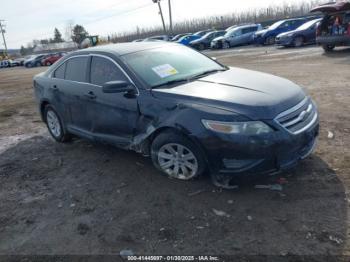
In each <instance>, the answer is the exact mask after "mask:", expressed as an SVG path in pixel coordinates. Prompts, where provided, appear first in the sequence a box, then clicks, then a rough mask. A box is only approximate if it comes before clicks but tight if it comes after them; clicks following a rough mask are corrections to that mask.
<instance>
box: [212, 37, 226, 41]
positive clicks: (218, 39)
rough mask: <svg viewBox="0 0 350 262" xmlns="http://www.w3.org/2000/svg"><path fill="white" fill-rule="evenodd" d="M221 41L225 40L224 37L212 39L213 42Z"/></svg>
mask: <svg viewBox="0 0 350 262" xmlns="http://www.w3.org/2000/svg"><path fill="white" fill-rule="evenodd" d="M222 39H225V37H224V36H219V37H216V38H214V39H213V42H216V41H220V40H222Z"/></svg>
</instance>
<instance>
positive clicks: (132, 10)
mask: <svg viewBox="0 0 350 262" xmlns="http://www.w3.org/2000/svg"><path fill="white" fill-rule="evenodd" d="M120 3H121V2H119V3H118V4H114V5H111V6H109V8H110V7H115V6H118V5H119V4H120ZM151 5H152V3H150V4H146V5H142V6H139V7H136V8H133V9H130V10H126V11H122V12H118V13H116V14H112V15H108V16H104V17H100V18H97V19H94V20H91V21H89V22H86V23H82V24H83V25H89V24H91V23H95V22H98V21H102V20H105V19H108V18H111V17H115V16H118V15H125V14H129V13H132V12H135V11H137V10H139V9H143V8H145V7H148V6H151ZM99 11H101V10H99ZM90 14H92V13H90ZM48 34H49V33H47V34H45V35H44V34H43V35H41V36H36V37H28V38H21V39H16V40H13V41H16V42H22V41H24V40H28V39H29V38H32V39H40V38H44V37H47V35H48Z"/></svg>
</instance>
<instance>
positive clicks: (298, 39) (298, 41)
mask: <svg viewBox="0 0 350 262" xmlns="http://www.w3.org/2000/svg"><path fill="white" fill-rule="evenodd" d="M303 45H304V37H302V36H297V37H295V38H294V39H293V46H294V47H302V46H303Z"/></svg>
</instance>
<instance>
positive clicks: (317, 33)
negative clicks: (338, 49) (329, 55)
mask: <svg viewBox="0 0 350 262" xmlns="http://www.w3.org/2000/svg"><path fill="white" fill-rule="evenodd" d="M320 35H321V26H320V25H319V26H318V27H317V29H316V36H320Z"/></svg>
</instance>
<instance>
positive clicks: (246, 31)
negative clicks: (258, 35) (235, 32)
mask: <svg viewBox="0 0 350 262" xmlns="http://www.w3.org/2000/svg"><path fill="white" fill-rule="evenodd" d="M257 29H258V27H257V26H253V27H248V28H244V29H242V34H247V33H252V32H255V31H257Z"/></svg>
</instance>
